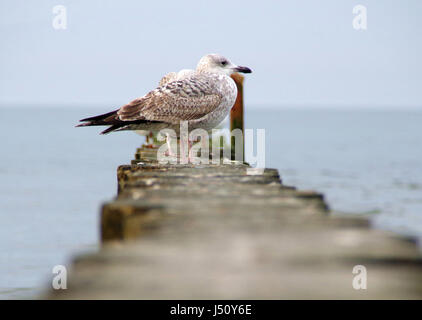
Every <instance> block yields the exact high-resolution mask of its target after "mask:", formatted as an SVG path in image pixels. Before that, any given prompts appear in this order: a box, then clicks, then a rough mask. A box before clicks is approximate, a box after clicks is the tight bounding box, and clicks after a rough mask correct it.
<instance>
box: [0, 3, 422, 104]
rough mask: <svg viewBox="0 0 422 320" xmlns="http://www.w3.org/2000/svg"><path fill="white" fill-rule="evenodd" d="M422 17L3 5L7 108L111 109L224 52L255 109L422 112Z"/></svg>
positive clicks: (283, 9)
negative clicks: (358, 25) (60, 13)
mask: <svg viewBox="0 0 422 320" xmlns="http://www.w3.org/2000/svg"><path fill="white" fill-rule="evenodd" d="M56 5H63V6H64V7H65V8H66V16H67V26H66V29H55V28H54V27H53V19H54V18H55V16H56V14H54V13H53V8H54V7H55V6H56ZM356 5H364V6H365V7H366V9H367V29H366V30H355V29H354V27H353V24H352V22H353V19H354V18H355V16H356V15H355V14H353V8H354V7H355V6H356ZM421 17H422V1H420V0H400V1H399V0H366V1H361V0H356V1H353V0H342V1H338V0H308V1H305V0H286V1H265V0H261V1H218V0H214V1H197V0H195V1H194V0H189V1H183V0H178V1H168V2H166V1H149V2H146V1H145V2H144V1H135V0H133V1H129V0H119V1H117V0H115V1H111V0H108V1H107V0H102V1H99V0H90V1H83V0H54V1H52V0H38V1H26V0H2V1H1V2H0V39H1V50H0V71H1V72H0V107H2V106H3V107H5V106H6V107H8V106H20V105H25V106H54V107H63V106H100V107H103V108H104V109H107V110H108V109H109V108H111V107H116V106H117V107H118V106H120V105H122V104H125V103H127V102H128V101H130V100H132V99H134V98H136V97H139V96H142V95H144V94H145V93H147V92H148V91H149V90H152V89H154V88H155V87H156V86H157V83H158V81H159V79H160V78H161V76H163V75H164V74H165V73H167V72H169V71H177V70H180V69H183V68H194V67H195V66H196V64H197V62H198V60H199V59H200V58H201V56H203V55H205V54H207V53H220V54H222V55H224V56H226V57H227V58H229V59H230V60H231V61H233V62H234V63H236V64H239V65H245V66H248V67H250V68H251V69H253V73H252V74H248V75H247V76H246V80H245V101H246V103H247V104H249V105H251V106H252V107H260V106H272V107H275V108H277V107H282V106H329V107H338V108H342V107H397V108H404V107H413V108H420V109H422V90H421V83H422V81H421V80H422V79H421V78H422V76H421V74H422V63H421V57H422V41H421V39H422V19H421Z"/></svg>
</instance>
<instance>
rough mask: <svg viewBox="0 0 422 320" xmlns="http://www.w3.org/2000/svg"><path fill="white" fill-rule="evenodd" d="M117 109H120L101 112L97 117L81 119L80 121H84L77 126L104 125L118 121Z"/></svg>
mask: <svg viewBox="0 0 422 320" xmlns="http://www.w3.org/2000/svg"><path fill="white" fill-rule="evenodd" d="M117 111H118V110H114V111H111V112H107V113H104V114H100V115H98V116H95V117H89V118H85V119H82V120H79V122H84V123H81V124H78V125H77V126H76V127H87V126H104V125H112V124H115V123H116V121H117V117H116V114H117Z"/></svg>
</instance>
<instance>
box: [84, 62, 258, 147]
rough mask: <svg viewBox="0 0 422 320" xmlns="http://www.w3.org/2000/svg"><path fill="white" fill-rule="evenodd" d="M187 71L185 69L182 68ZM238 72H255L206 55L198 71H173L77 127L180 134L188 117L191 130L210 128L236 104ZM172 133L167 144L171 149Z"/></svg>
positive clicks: (217, 123)
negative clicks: (136, 95) (148, 88)
mask: <svg viewBox="0 0 422 320" xmlns="http://www.w3.org/2000/svg"><path fill="white" fill-rule="evenodd" d="M182 71H183V70H182ZM235 72H241V73H251V72H252V70H251V69H249V68H248V67H243V66H238V65H235V64H233V63H232V62H230V61H229V60H228V59H227V58H225V57H223V56H222V55H219V54H207V55H205V56H204V57H202V58H201V59H200V60H199V62H198V65H197V66H196V69H195V70H194V71H191V70H190V71H188V72H186V71H184V72H183V73H182V75H181V77H180V78H178V73H177V74H176V73H170V74H168V75H166V76H165V77H164V78H163V79H162V80H161V81H160V84H161V85H160V86H158V87H157V88H156V89H154V90H152V91H150V92H148V93H147V94H145V95H144V96H142V97H140V98H137V99H135V100H133V101H131V102H129V103H128V104H126V105H124V106H122V107H120V108H119V109H117V110H114V111H111V112H108V113H105V114H101V115H98V116H94V117H90V118H85V119H82V120H80V122H82V123H81V124H79V125H77V127H85V126H102V125H108V126H109V127H108V128H107V129H106V130H104V131H102V132H101V134H107V133H110V132H114V131H122V130H145V131H153V132H158V131H160V130H162V129H172V130H174V131H175V132H176V134H177V135H180V130H179V129H180V123H181V122H185V121H187V124H188V128H189V130H194V129H196V128H201V129H204V130H207V131H210V130H211V129H213V128H215V127H216V126H217V125H219V124H220V123H221V122H222V121H223V120H224V119H225V117H226V116H227V114H228V113H229V111H230V109H231V108H232V107H233V105H234V102H235V101H236V96H237V87H236V84H235V82H234V81H233V79H232V78H231V77H230V75H231V74H233V73H235ZM169 140H170V139H169V136H167V144H168V145H169V150H171V149H170V142H169Z"/></svg>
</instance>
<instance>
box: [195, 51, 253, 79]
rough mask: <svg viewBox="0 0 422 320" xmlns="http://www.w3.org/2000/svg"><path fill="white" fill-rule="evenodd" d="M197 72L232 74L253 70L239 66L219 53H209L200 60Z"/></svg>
mask: <svg viewBox="0 0 422 320" xmlns="http://www.w3.org/2000/svg"><path fill="white" fill-rule="evenodd" d="M196 71H197V72H211V73H220V74H225V75H227V76H230V75H231V74H232V73H234V72H242V73H251V72H252V70H251V69H249V68H247V67H242V66H237V65H235V64H233V63H231V62H230V60H229V59H227V58H225V57H223V56H222V55H219V54H215V53H213V54H207V55H206V56H203V57H202V58H201V60H199V62H198V65H197V66H196Z"/></svg>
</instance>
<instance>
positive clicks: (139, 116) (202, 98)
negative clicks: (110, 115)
mask: <svg viewBox="0 0 422 320" xmlns="http://www.w3.org/2000/svg"><path fill="white" fill-rule="evenodd" d="M222 98H223V97H222V95H221V93H219V92H218V91H216V90H215V86H214V85H213V84H212V81H207V79H202V78H200V77H189V78H186V79H183V80H178V81H173V82H170V83H167V84H166V85H164V86H161V87H158V88H157V89H155V90H153V91H151V92H149V93H148V94H146V95H145V96H143V97H141V98H138V99H135V100H133V101H132V102H130V103H128V104H126V105H124V106H123V107H121V108H120V109H119V110H118V111H117V116H118V117H119V119H120V120H122V121H137V120H148V121H160V122H167V123H179V122H180V121H183V120H195V119H200V118H202V117H204V116H205V115H207V114H208V113H210V112H212V111H213V110H215V109H216V108H217V107H218V106H219V105H220V103H221V100H222Z"/></svg>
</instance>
